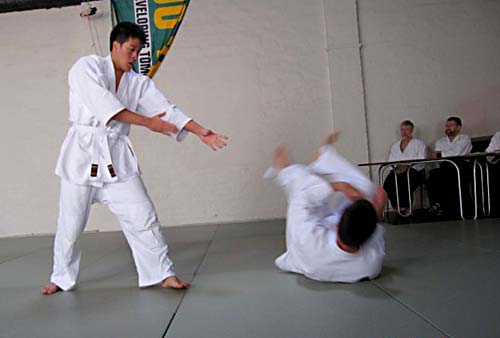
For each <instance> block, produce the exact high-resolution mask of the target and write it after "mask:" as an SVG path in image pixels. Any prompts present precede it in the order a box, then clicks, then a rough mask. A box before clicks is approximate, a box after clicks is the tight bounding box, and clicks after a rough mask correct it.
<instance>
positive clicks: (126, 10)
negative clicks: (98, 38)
mask: <svg viewBox="0 0 500 338" xmlns="http://www.w3.org/2000/svg"><path fill="white" fill-rule="evenodd" d="M188 5H189V0H112V6H113V9H114V13H115V16H116V20H117V22H118V23H120V22H123V21H129V22H135V23H136V24H137V25H139V26H140V27H141V28H142V29H143V30H144V32H145V33H146V43H145V44H144V46H143V48H142V50H141V53H140V54H139V57H138V59H137V62H136V64H135V71H136V72H138V73H141V74H144V75H147V76H149V77H153V76H154V75H155V73H156V71H157V70H158V68H159V67H160V65H161V63H162V61H163V60H164V58H165V55H167V52H168V50H169V49H170V46H171V45H172V43H173V42H174V38H175V35H176V34H177V32H178V30H179V27H180V26H181V23H182V19H183V18H184V15H185V14H186V10H187V7H188Z"/></svg>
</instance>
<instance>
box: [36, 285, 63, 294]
mask: <svg viewBox="0 0 500 338" xmlns="http://www.w3.org/2000/svg"><path fill="white" fill-rule="evenodd" d="M59 291H61V288H60V287H58V286H57V285H55V284H54V283H49V284H47V285H44V286H42V287H41V288H40V293H41V294H42V295H46V296H50V295H52V294H54V293H56V292H59Z"/></svg>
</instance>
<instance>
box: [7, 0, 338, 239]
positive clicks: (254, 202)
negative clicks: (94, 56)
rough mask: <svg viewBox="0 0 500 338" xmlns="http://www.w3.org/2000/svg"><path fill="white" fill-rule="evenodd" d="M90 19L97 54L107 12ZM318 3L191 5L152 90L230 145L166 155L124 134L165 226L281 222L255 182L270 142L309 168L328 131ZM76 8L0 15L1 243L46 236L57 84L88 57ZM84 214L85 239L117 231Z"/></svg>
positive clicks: (165, 145)
mask: <svg viewBox="0 0 500 338" xmlns="http://www.w3.org/2000/svg"><path fill="white" fill-rule="evenodd" d="M98 4H99V11H98V12H99V13H101V16H100V17H97V18H95V19H94V20H95V23H96V25H97V28H98V32H99V36H100V37H101V38H102V40H103V41H102V45H103V48H104V49H105V50H106V49H107V44H108V43H107V42H106V39H107V35H108V34H109V29H110V19H109V2H107V1H105V2H102V3H98ZM322 8H323V7H322V3H321V1H314V2H307V3H305V2H303V1H294V2H293V3H291V2H290V1H289V0H281V1H273V2H269V1H264V0H259V1H252V2H247V1H227V0H226V1H221V0H213V1H210V2H205V1H192V2H191V4H190V6H189V10H188V12H187V15H186V17H185V20H184V22H183V25H182V27H181V30H180V32H179V34H178V36H177V38H176V41H175V43H174V45H173V48H172V49H171V51H170V52H169V55H168V56H167V59H166V61H165V62H164V64H163V66H162V68H160V70H159V73H158V74H157V75H156V76H155V80H156V82H157V84H158V85H159V86H160V87H161V88H163V89H164V91H165V92H166V94H167V96H168V97H170V98H171V99H172V100H173V101H174V102H176V103H177V104H178V105H179V106H180V107H181V108H182V109H183V110H184V111H185V112H186V113H188V114H190V115H191V116H192V117H194V118H195V119H197V120H199V121H201V122H203V123H204V124H206V125H207V126H208V127H210V128H213V129H214V130H216V131H219V132H222V133H226V134H227V135H228V136H229V137H230V141H229V146H228V148H227V149H225V150H224V151H223V152H220V153H219V152H218V153H213V152H212V151H211V150H209V149H208V148H206V147H205V146H203V145H202V144H201V143H200V142H198V141H197V140H196V139H195V138H190V139H188V140H187V141H186V142H184V143H182V144H175V143H173V142H171V141H170V140H168V139H166V138H162V137H161V136H159V135H156V134H152V133H150V132H149V131H147V130H144V129H141V128H134V129H133V131H132V135H131V138H132V142H133V143H134V147H135V150H136V152H137V153H138V155H139V159H140V163H141V169H142V171H143V177H144V180H145V182H146V185H147V187H148V190H149V192H150V194H151V197H152V199H153V201H154V202H155V205H156V208H157V211H158V214H159V216H160V220H161V221H162V223H163V224H164V225H182V224H192V223H210V222H228V221H239V220H251V219H261V218H276V217H283V216H284V213H285V201H284V198H283V196H282V194H281V193H280V191H278V189H276V188H273V187H271V186H270V185H269V183H268V182H264V181H263V180H262V174H263V172H264V171H265V169H266V167H267V166H268V165H269V162H270V154H271V151H272V149H273V147H275V146H276V145H277V144H278V143H280V142H284V143H286V144H288V145H289V147H290V148H291V150H292V153H293V155H294V158H295V159H296V160H298V161H306V160H309V159H310V158H311V156H312V151H313V150H314V148H315V147H316V146H317V145H318V144H319V142H320V140H321V138H322V137H323V135H324V134H325V133H326V132H327V131H329V130H331V129H332V117H331V113H330V112H331V104H330V98H329V79H328V74H327V73H326V72H325V65H326V63H327V54H326V51H325V29H324V20H318V18H322V17H323V11H322ZM81 10H82V9H81V8H79V7H66V8H63V9H51V10H37V11H30V12H21V13H8V14H2V15H1V16H0V20H1V21H0V32H1V33H2V36H3V37H7V40H3V42H4V46H5V51H6V52H5V51H4V53H2V54H0V63H1V64H2V65H3V67H2V74H3V86H2V87H3V90H2V91H1V92H0V100H1V102H2V103H3V107H2V116H3V117H4V118H3V125H2V133H1V134H0V147H1V148H0V151H2V154H4V160H3V161H2V163H4V165H2V166H1V167H0V177H2V179H3V180H2V182H3V184H2V186H3V187H2V189H3V192H2V194H1V195H0V198H1V200H0V236H2V235H3V236H5V235H16V234H29V233H49V232H53V231H54V230H55V219H56V214H57V200H58V178H57V177H56V176H54V175H53V168H54V165H55V161H56V158H57V155H58V151H59V147H60V144H61V142H62V140H63V137H64V134H65V132H66V130H67V122H66V119H67V86H66V73H67V70H68V68H69V67H70V66H71V64H72V63H73V62H74V61H75V60H76V58H77V57H78V56H80V55H84V54H89V53H93V48H92V47H91V42H90V35H89V32H88V27H87V23H86V21H84V20H83V19H81V18H80V17H79V13H80V11H81ZM117 228H118V226H117V223H116V221H115V220H114V218H113V217H112V216H111V215H110V214H109V212H107V210H104V208H101V207H98V208H94V210H93V213H92V215H91V219H90V221H89V226H88V227H87V230H95V229H100V230H110V229H117Z"/></svg>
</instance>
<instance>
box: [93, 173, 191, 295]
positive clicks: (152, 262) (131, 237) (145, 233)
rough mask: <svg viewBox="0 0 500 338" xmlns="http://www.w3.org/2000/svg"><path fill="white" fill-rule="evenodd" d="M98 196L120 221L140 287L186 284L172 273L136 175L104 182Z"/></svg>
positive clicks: (149, 205)
mask: <svg viewBox="0 0 500 338" xmlns="http://www.w3.org/2000/svg"><path fill="white" fill-rule="evenodd" d="M99 199H100V201H101V202H102V203H104V204H106V205H107V206H108V207H109V209H110V210H111V212H113V214H115V216H116V217H117V218H118V220H119V222H120V225H121V227H122V229H123V232H124V234H125V237H126V238H127V241H128V243H129V245H130V248H131V250H132V255H133V257H134V261H135V265H136V268H137V273H138V275H139V286H140V287H145V286H151V285H155V284H158V283H162V286H164V287H172V288H186V287H188V286H189V283H184V282H181V281H180V280H178V278H177V277H176V275H175V271H174V266H173V263H172V261H171V260H170V257H169V256H168V246H167V244H166V242H165V240H164V239H163V235H162V233H161V230H160V223H159V222H158V218H157V215H156V211H155V209H154V206H153V203H152V202H151V199H150V198H149V196H148V194H147V191H146V188H145V187H144V184H143V182H142V179H141V178H140V177H139V176H137V177H133V178H131V179H129V180H128V181H125V182H116V183H110V184H106V185H105V186H104V187H103V188H102V194H101V195H100V196H99Z"/></svg>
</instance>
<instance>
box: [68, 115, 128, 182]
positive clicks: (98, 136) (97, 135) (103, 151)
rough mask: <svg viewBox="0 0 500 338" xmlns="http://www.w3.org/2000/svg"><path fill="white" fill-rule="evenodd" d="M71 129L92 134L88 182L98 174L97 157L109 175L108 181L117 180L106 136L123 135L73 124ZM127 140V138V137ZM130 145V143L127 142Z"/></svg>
mask: <svg viewBox="0 0 500 338" xmlns="http://www.w3.org/2000/svg"><path fill="white" fill-rule="evenodd" d="M73 128H75V129H77V130H82V131H88V132H91V133H92V134H93V136H94V137H93V139H92V162H91V164H90V180H92V181H96V180H97V179H98V178H97V175H98V172H99V155H101V156H102V157H103V158H104V163H105V165H106V167H107V169H108V172H109V175H110V181H111V182H114V181H116V180H118V177H117V176H116V172H115V168H114V167H113V161H112V160H111V153H110V151H109V143H108V136H109V135H113V134H115V135H118V136H121V137H123V136H125V137H126V135H124V134H120V133H119V132H116V131H113V130H108V129H105V128H99V127H92V126H86V125H80V124H73ZM127 139H128V137H127ZM128 143H130V142H128Z"/></svg>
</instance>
